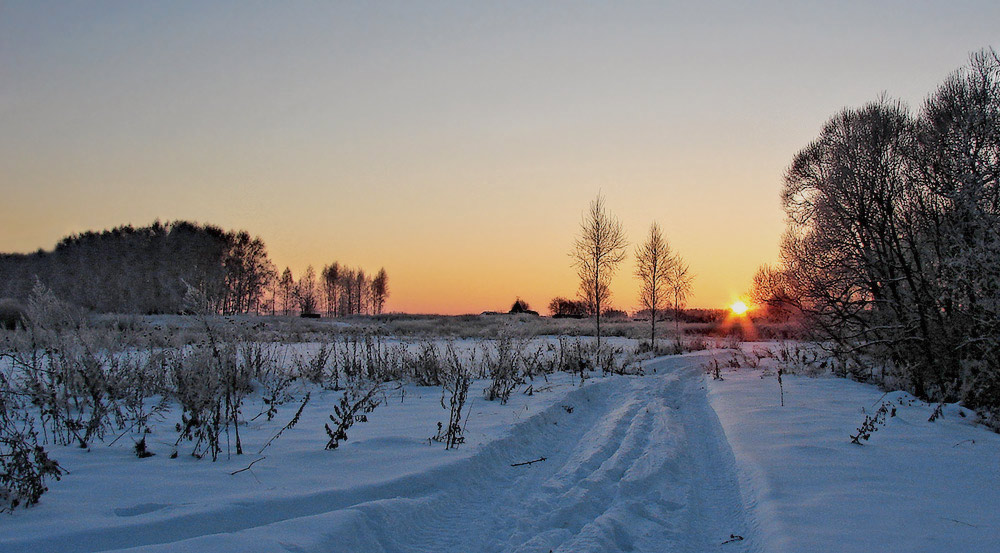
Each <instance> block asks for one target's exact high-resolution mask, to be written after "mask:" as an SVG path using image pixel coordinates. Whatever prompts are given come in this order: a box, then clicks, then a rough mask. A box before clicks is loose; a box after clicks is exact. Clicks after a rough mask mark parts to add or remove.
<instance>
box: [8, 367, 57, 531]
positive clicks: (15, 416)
mask: <svg viewBox="0 0 1000 553" xmlns="http://www.w3.org/2000/svg"><path fill="white" fill-rule="evenodd" d="M62 472H63V471H62V469H61V468H60V467H59V464H58V463H57V462H56V461H55V460H53V459H51V458H50V457H49V456H48V453H47V452H46V451H45V448H43V447H42V446H41V445H39V443H38V434H37V433H36V431H35V427H34V424H33V420H32V417H31V415H30V414H29V413H28V411H27V410H26V408H25V405H24V403H23V400H22V396H21V395H20V394H19V393H18V392H17V391H15V390H14V389H13V387H12V385H11V383H10V381H9V380H8V378H7V376H5V375H4V374H3V372H0V512H3V511H9V510H12V509H15V508H17V507H18V506H20V505H24V506H28V505H33V504H35V503H37V502H38V499H39V498H40V497H41V496H42V494H43V493H45V492H46V491H47V490H48V488H47V487H46V486H45V481H46V480H47V479H49V478H54V479H56V480H59V477H60V475H61V474H62Z"/></svg>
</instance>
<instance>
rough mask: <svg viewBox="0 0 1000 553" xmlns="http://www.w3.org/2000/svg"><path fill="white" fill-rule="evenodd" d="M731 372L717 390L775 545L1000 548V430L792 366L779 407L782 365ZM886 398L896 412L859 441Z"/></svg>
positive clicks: (749, 490)
mask: <svg viewBox="0 0 1000 553" xmlns="http://www.w3.org/2000/svg"><path fill="white" fill-rule="evenodd" d="M762 374H763V376H762ZM722 376H723V378H725V380H724V381H722V382H718V381H712V380H711V379H710V378H708V379H707V382H708V383H709V389H710V393H709V398H710V399H711V404H712V407H713V408H714V410H715V412H716V413H718V417H719V420H720V421H721V422H722V426H723V428H724V429H725V436H726V438H727V440H728V442H729V445H730V446H731V447H732V450H733V451H734V453H735V455H736V459H737V465H738V466H739V473H740V483H741V487H742V489H743V494H744V496H745V497H746V498H747V500H748V507H749V510H750V511H751V512H752V513H753V516H754V519H755V521H756V523H757V524H756V526H757V531H758V535H759V536H760V538H761V540H762V542H763V543H765V544H766V545H767V547H766V549H767V550H768V551H774V552H803V551H838V552H844V553H847V552H871V551H907V552H951V551H955V552H957V551H963V552H964V551H968V552H972V551H981V552H987V551H1000V541H998V540H1000V436H998V435H996V434H994V433H992V432H990V431H988V430H987V429H985V428H983V427H981V426H976V425H974V424H973V422H972V421H973V415H972V414H971V412H968V411H966V410H963V409H962V408H960V407H958V406H954V405H950V406H945V408H944V410H943V417H941V418H938V419H937V420H936V421H934V422H929V421H928V419H929V418H930V416H931V414H932V413H933V412H934V408H935V406H934V405H928V404H926V403H923V402H920V401H917V400H914V399H913V398H912V397H911V396H909V395H908V394H905V393H903V392H892V393H889V394H884V393H883V392H882V391H880V390H879V389H877V388H875V387H874V386H868V385H864V384H859V383H857V382H852V381H849V380H844V379H839V378H809V377H803V376H788V375H786V376H784V377H783V384H784V389H785V406H784V407H781V406H780V397H779V389H778V382H777V378H776V375H775V374H774V372H773V371H768V372H767V373H766V374H764V373H763V371H761V370H748V369H740V370H738V371H732V370H728V371H723V372H722ZM882 402H889V403H890V404H891V405H892V406H894V407H895V413H896V415H895V416H894V417H893V416H887V417H886V419H885V425H884V426H880V427H879V430H878V431H877V432H874V433H872V435H871V438H870V439H869V440H868V441H867V442H864V441H862V443H863V444H864V445H856V444H853V443H851V439H850V436H851V435H854V434H856V431H857V427H858V426H859V425H860V424H861V423H862V422H863V421H864V420H865V415H866V414H869V415H874V414H875V412H876V410H878V408H879V407H880V405H881V404H882ZM891 412H892V411H891V407H890V411H889V413H890V414H891ZM962 414H965V416H964V417H963V416H962Z"/></svg>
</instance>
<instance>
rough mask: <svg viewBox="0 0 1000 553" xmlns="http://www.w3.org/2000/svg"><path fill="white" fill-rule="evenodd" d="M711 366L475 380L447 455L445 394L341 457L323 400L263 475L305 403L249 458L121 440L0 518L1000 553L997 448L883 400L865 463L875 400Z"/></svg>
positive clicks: (159, 545)
mask: <svg viewBox="0 0 1000 553" xmlns="http://www.w3.org/2000/svg"><path fill="white" fill-rule="evenodd" d="M712 355H713V353H712V352H699V353H692V354H687V355H683V356H674V357H667V358H659V359H656V360H652V361H648V362H646V363H645V373H646V374H645V376H615V377H607V378H602V377H599V376H598V377H594V378H591V379H589V380H588V381H587V382H586V384H585V385H584V386H582V387H580V386H579V385H578V383H577V382H575V381H574V379H573V377H571V376H570V375H566V374H556V375H553V376H550V377H549V379H548V381H544V380H541V379H536V380H535V381H534V382H533V383H531V384H532V390H533V392H534V393H533V395H530V396H529V395H526V394H524V393H523V391H524V390H525V387H524V386H522V387H520V388H519V389H518V390H517V391H516V392H515V394H514V395H513V396H511V400H510V402H509V403H508V404H507V405H501V404H500V403H499V402H489V401H486V400H484V399H483V397H482V393H481V392H482V390H483V388H484V387H485V386H486V383H485V382H483V381H479V382H476V383H474V384H473V387H472V389H471V390H470V397H469V401H470V405H471V414H470V417H469V421H468V426H467V430H466V437H467V442H466V443H465V444H463V445H461V447H459V448H458V449H457V450H451V451H445V450H444V447H443V445H442V444H440V443H437V442H431V441H429V439H428V438H429V437H430V436H433V435H434V434H435V433H436V431H437V422H438V421H445V422H446V421H447V417H448V413H447V411H446V410H444V409H442V407H441V404H440V400H441V389H440V388H431V387H418V386H413V385H407V386H405V387H404V388H402V389H397V390H392V391H389V392H387V400H388V401H387V403H386V404H384V405H382V406H380V407H378V409H376V410H375V411H374V412H373V413H371V414H369V421H368V422H361V423H357V424H355V426H354V427H352V428H351V429H350V430H349V432H348V434H349V436H350V439H349V440H348V441H347V442H345V443H343V444H342V445H341V447H340V448H338V449H336V450H333V451H325V450H324V449H323V446H324V444H325V443H326V440H327V436H326V433H325V432H324V430H323V424H324V423H325V422H327V421H328V418H327V416H328V415H329V414H330V413H332V410H333V405H334V404H335V403H336V402H337V400H339V397H340V394H339V393H335V392H317V391H314V397H313V400H312V401H311V402H310V404H309V405H308V406H307V408H306V409H305V411H304V413H303V416H302V419H301V421H300V422H299V423H298V425H297V426H295V427H294V428H292V429H290V430H288V431H287V432H285V434H284V435H283V436H282V437H281V438H279V439H278V440H277V441H275V442H274V443H273V445H271V446H270V447H269V448H267V449H266V450H265V451H264V452H263V454H262V455H256V454H255V453H256V452H257V451H258V449H259V448H260V447H261V446H262V445H263V444H264V443H265V442H266V441H267V440H268V439H269V438H270V437H271V436H272V435H273V434H274V433H275V432H276V431H277V430H278V429H279V428H280V427H281V426H282V425H283V424H284V423H285V422H287V421H288V420H289V418H290V417H291V415H292V413H293V412H294V411H295V409H296V407H297V405H295V404H288V405H285V406H284V407H283V409H282V411H281V412H280V413H279V414H278V416H277V417H276V418H275V420H273V421H271V422H263V421H262V419H258V420H257V421H255V422H251V423H249V425H248V426H247V427H246V428H245V429H243V430H242V431H241V432H242V435H243V442H244V447H245V450H246V451H247V452H248V454H246V455H242V456H235V455H234V456H232V457H231V458H226V456H225V454H223V457H222V458H221V459H220V461H219V462H216V463H212V462H210V461H209V460H207V459H204V460H196V459H193V458H191V457H189V456H186V455H185V450H184V449H183V448H182V449H181V450H180V451H181V455H180V457H179V458H177V459H170V458H168V454H169V452H170V451H171V450H172V443H173V439H174V436H176V433H175V432H174V431H173V428H172V426H173V424H174V423H175V422H176V421H175V419H174V418H172V417H168V418H167V419H166V420H164V421H163V422H160V423H158V424H157V425H156V431H155V432H154V434H153V435H152V436H151V437H150V439H149V441H150V448H151V449H152V450H153V451H154V452H156V453H157V455H156V456H154V457H152V458H148V459H138V458H136V457H135V455H134V454H133V453H132V451H131V442H130V441H129V439H128V437H126V438H124V439H123V440H121V441H119V443H117V444H115V445H114V446H111V447H108V446H105V445H103V444H102V445H95V446H93V449H92V451H83V450H80V449H74V448H69V447H67V448H59V447H57V448H52V453H53V456H54V457H55V458H56V459H58V460H59V461H60V463H61V464H62V465H63V466H64V467H65V468H66V469H68V470H69V471H70V473H69V474H67V475H65V476H64V477H63V480H62V481H60V482H52V483H51V484H50V492H49V493H47V494H45V495H44V496H43V497H42V500H41V503H40V504H39V505H36V506H34V507H32V508H30V509H23V510H20V511H18V512H16V513H14V514H12V515H10V516H4V517H0V551H3V552H5V553H6V552H16V551H32V552H44V551H65V552H73V551H118V550H129V551H164V552H165V551H212V552H226V551H239V552H244V551H308V552H328V551H333V552H340V551H343V552H366V551H372V552H376V551H380V552H381V551H414V552H415V551H463V552H468V551H520V552H528V551H532V552H534V551H540V552H547V551H550V550H551V551H563V552H569V551H574V552H577V551H650V552H652V551H689V552H702V551H721V552H743V551H753V552H757V551H782V552H783V551H796V552H804V551H878V550H892V551H991V550H997V549H998V546H997V544H996V543H995V537H996V536H997V535H1000V514H998V511H997V509H996V506H997V505H1000V486H998V484H1000V481H998V480H1000V468H998V463H1000V437H998V436H997V435H995V434H992V433H990V432H988V431H987V430H985V429H983V428H980V427H977V426H974V425H972V424H971V423H970V421H971V417H966V418H962V417H960V416H959V414H958V413H959V411H960V410H959V409H958V408H957V407H950V408H947V409H945V413H944V415H945V416H944V417H943V418H942V419H939V420H938V421H936V422H933V423H930V422H927V418H928V417H929V416H930V413H931V411H932V410H933V408H932V406H927V405H924V404H920V403H919V402H912V403H911V401H909V399H908V398H907V397H906V396H905V395H903V394H889V395H887V396H886V397H884V398H881V401H886V400H888V401H892V402H894V404H895V405H896V407H897V415H896V417H890V418H888V419H887V424H886V425H885V426H884V427H882V428H881V429H880V430H879V431H878V432H876V433H875V434H874V435H873V436H872V438H871V440H869V441H868V443H867V444H866V445H863V446H859V445H854V444H851V443H850V439H849V435H850V434H851V433H853V432H854V431H855V428H856V427H857V426H858V425H859V424H860V423H861V422H862V420H863V419H864V414H863V413H862V411H861V408H862V407H864V408H865V409H866V410H867V412H868V413H872V412H873V411H874V410H875V409H877V408H878V405H879V402H880V396H881V395H882V393H881V392H879V391H878V390H877V389H876V388H874V387H870V386H865V385H861V384H857V383H852V382H848V381H845V380H839V379H832V378H816V379H811V378H806V377H793V376H789V377H786V378H785V400H786V405H785V407H780V406H779V405H778V388H777V382H776V380H775V378H774V376H773V374H772V375H769V376H764V378H762V374H761V371H760V370H753V371H750V370H746V369H741V370H740V371H737V372H733V371H731V370H729V371H724V372H723V376H724V377H725V380H724V381H721V382H718V381H713V380H712V379H711V378H710V377H709V376H706V375H705V374H704V371H703V365H704V364H705V362H706V361H707V360H709V359H710V358H711V356H712ZM714 355H720V356H722V357H724V356H725V355H727V354H719V353H718V352H716V353H715V354H714ZM391 387H392V386H390V388H391ZM901 403H902V404H901ZM542 457H544V458H545V460H544V461H538V462H535V463H532V464H527V465H521V466H512V465H514V464H517V463H524V462H527V461H534V460H537V459H540V458H542ZM255 461H256V462H255ZM252 462H253V463H254V464H253V465H252V467H250V468H249V469H248V470H243V471H241V472H236V471H238V470H239V469H243V468H245V467H247V466H248V465H250V464H251V463H252ZM233 472H236V474H230V473H233ZM731 536H732V537H731ZM737 537H738V538H742V539H738V538H737Z"/></svg>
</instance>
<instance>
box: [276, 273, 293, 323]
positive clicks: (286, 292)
mask: <svg viewBox="0 0 1000 553" xmlns="http://www.w3.org/2000/svg"><path fill="white" fill-rule="evenodd" d="M278 286H279V287H280V288H281V308H282V310H283V311H284V313H285V315H288V314H289V313H290V312H291V307H292V299H294V296H295V279H294V278H292V270H291V269H289V268H288V267H285V270H284V271H283V272H282V273H281V280H280V281H278Z"/></svg>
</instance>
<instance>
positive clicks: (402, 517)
mask: <svg viewBox="0 0 1000 553" xmlns="http://www.w3.org/2000/svg"><path fill="white" fill-rule="evenodd" d="M690 364H691V360H690V359H685V358H683V357H680V358H665V359H662V360H658V361H655V362H653V363H650V364H648V365H647V366H648V367H654V366H655V368H656V369H657V375H656V376H646V377H634V378H626V377H614V378H608V379H601V378H595V379H594V380H592V381H591V382H590V383H589V384H588V385H586V386H584V387H583V388H580V389H577V390H574V391H572V392H570V393H569V394H567V396H566V398H565V399H564V400H563V401H562V402H561V403H562V404H570V405H573V407H574V410H573V413H567V412H566V411H565V410H564V409H563V408H562V407H561V405H553V406H552V407H550V408H548V409H546V410H544V411H542V412H540V413H538V414H536V415H534V416H532V417H530V418H528V419H526V420H524V421H522V422H520V423H518V424H517V425H515V426H514V427H513V428H512V431H511V433H510V434H509V435H508V436H506V437H504V438H501V439H499V440H496V441H494V442H492V443H490V444H487V445H485V446H482V447H481V449H480V450H479V451H477V452H476V453H475V454H474V455H473V456H472V457H470V458H467V459H464V460H461V461H458V462H456V463H453V464H449V465H446V466H443V467H440V468H438V469H434V470H431V471H427V472H425V473H421V474H418V475H414V476H410V477H406V478H402V479H399V480H396V481H392V482H388V483H385V484H381V485H378V486H372V487H368V488H363V489H354V490H346V491H336V492H321V493H316V494H310V495H303V496H298V497H291V498H284V499H269V500H265V501H261V502H259V503H255V504H253V505H245V506H235V505H234V506H230V507H229V508H228V509H224V510H221V511H219V512H212V513H201V514H198V515H188V516H182V517H175V518H171V519H166V520H162V521H157V522H155V523H151V524H148V525H145V526H137V527H129V528H124V529H122V528H119V529H106V530H102V531H95V532H93V533H92V534H91V535H81V536H77V539H75V540H73V541H72V543H69V542H67V540H65V538H63V539H60V540H58V541H53V542H51V543H42V544H39V543H37V542H36V543H34V544H32V548H31V549H32V550H33V551H45V550H50V551H74V550H76V551H106V550H114V549H119V548H122V547H130V546H140V547H139V548H137V549H135V550H143V551H204V550H218V549H227V550H233V549H239V546H240V545H241V544H242V545H244V546H245V547H244V549H245V550H259V551H262V550H266V551H271V550H275V551H299V552H337V551H345V552H347V551H350V552H364V551H372V552H375V551H379V552H387V551H392V552H397V551H398V552H411V551H413V552H416V551H421V552H424V551H440V552H458V551H461V552H467V551H496V552H499V551H504V552H507V551H509V552H529V551H531V552H535V551H540V552H543V553H544V552H547V551H550V550H552V551H555V552H569V551H573V552H585V551H691V552H695V551H699V552H700V551H726V552H738V551H759V547H758V546H757V545H756V540H755V538H754V536H753V535H752V534H753V533H754V532H753V531H752V527H751V526H749V525H748V522H749V521H748V517H747V515H746V514H745V513H744V509H743V503H742V500H741V498H740V492H739V487H738V483H737V482H738V480H737V478H736V472H735V462H734V460H733V459H732V452H731V451H730V450H729V446H728V444H727V443H726V442H725V438H724V435H723V433H722V429H721V426H720V425H719V423H718V420H717V418H716V416H715V412H714V411H713V410H712V409H711V406H710V405H709V404H708V401H707V398H706V397H705V392H704V385H703V378H702V375H701V374H700V372H699V371H697V370H696V369H694V368H692V367H691V366H690ZM539 456H545V457H546V458H547V460H546V461H545V462H541V463H536V464H533V465H530V466H525V467H511V466H510V464H511V463H515V462H519V461H525V460H528V459H535V458H538V457H539ZM317 529H322V530H321V531H317ZM730 533H736V534H741V535H743V536H744V537H746V538H747V539H746V540H744V541H743V542H738V543H733V544H728V545H726V546H725V547H724V548H723V546H722V541H724V540H725V539H726V538H728V536H729V534H730ZM166 536H169V538H168V539H164V538H165V537H166ZM73 544H76V545H77V546H82V547H78V548H74V545H73ZM40 546H41V547H40ZM142 546H146V547H142Z"/></svg>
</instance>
